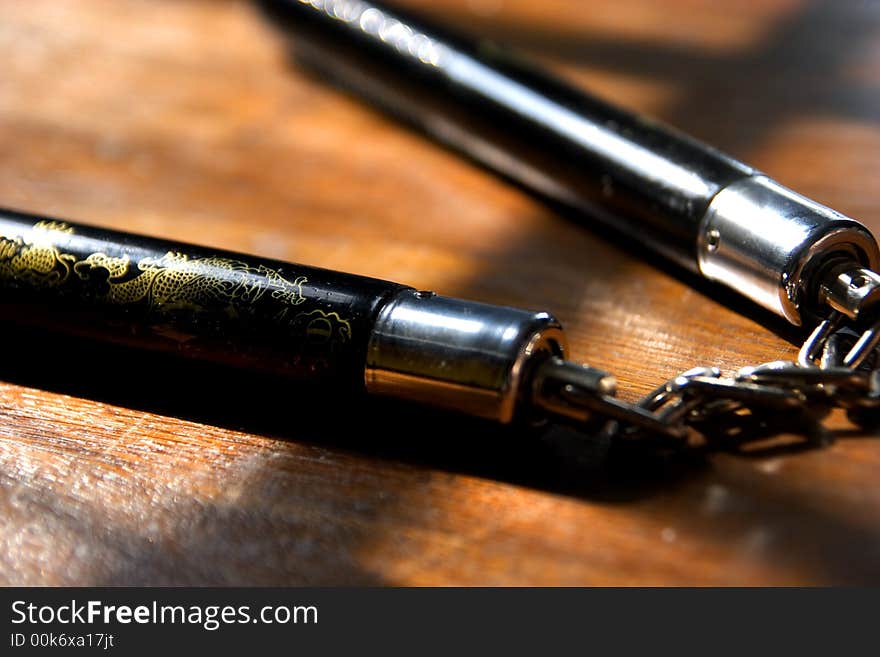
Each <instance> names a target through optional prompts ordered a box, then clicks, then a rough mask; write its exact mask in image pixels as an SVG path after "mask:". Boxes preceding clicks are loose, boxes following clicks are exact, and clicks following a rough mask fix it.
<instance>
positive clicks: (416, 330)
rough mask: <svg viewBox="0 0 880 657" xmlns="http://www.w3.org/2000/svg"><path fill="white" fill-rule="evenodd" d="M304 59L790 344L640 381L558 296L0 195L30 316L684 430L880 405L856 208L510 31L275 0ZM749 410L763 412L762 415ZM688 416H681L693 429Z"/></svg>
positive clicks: (459, 395) (479, 405)
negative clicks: (559, 74)
mask: <svg viewBox="0 0 880 657" xmlns="http://www.w3.org/2000/svg"><path fill="white" fill-rule="evenodd" d="M260 4H261V5H263V7H264V8H265V10H266V11H267V12H268V14H269V15H270V16H271V17H272V18H273V19H275V20H276V21H277V22H278V23H279V24H281V25H283V26H284V28H285V30H286V31H287V32H288V33H289V35H290V36H291V39H292V42H293V44H294V45H295V46H296V50H297V52H298V53H299V55H300V56H301V57H302V58H304V59H305V60H306V61H307V62H308V63H309V64H310V65H312V66H317V67H319V68H320V69H321V70H323V71H326V72H327V73H328V74H330V75H332V76H333V78H334V79H336V80H338V81H341V82H343V83H344V84H345V85H346V86H348V87H350V88H352V89H354V90H355V91H357V92H358V93H361V94H363V95H364V96H365V97H367V98H368V99H369V100H371V101H372V102H375V103H377V104H379V105H380V106H382V107H383V108H385V109H388V110H390V111H392V112H394V113H395V114H396V115H397V116H399V117H401V118H403V119H404V120H406V121H408V122H410V123H413V124H415V125H416V126H418V127H419V128H420V129H422V130H423V131H425V132H426V133H428V134H429V135H431V136H432V137H434V138H435V139H438V140H439V141H441V142H443V143H445V144H447V145H449V146H451V147H453V148H455V149H457V150H459V151H461V152H463V153H464V154H466V155H467V156H469V157H471V158H473V159H474V160H476V161H478V162H480V163H482V164H483V165H485V166H487V167H489V168H490V169H492V170H494V171H496V172H498V173H500V174H502V175H503V176H505V177H506V178H508V179H512V180H513V181H515V182H517V183H519V184H520V185H522V186H524V187H525V188H527V189H529V190H531V191H533V192H535V193H536V194H538V195H540V196H542V197H545V198H548V199H550V200H552V201H554V202H556V203H561V204H564V205H565V206H567V207H569V208H571V209H572V210H573V211H574V212H575V213H576V214H577V216H578V217H580V218H581V219H583V220H584V221H585V222H600V223H601V224H603V225H605V226H607V227H610V228H612V229H613V230H615V231H617V232H618V233H619V234H621V235H622V236H623V237H624V238H625V239H630V240H635V241H638V242H639V243H641V244H644V245H646V246H647V247H649V248H650V249H651V250H652V251H655V252H656V253H658V254H661V255H663V256H665V257H667V258H669V259H671V260H672V261H674V262H675V263H677V264H678V265H681V266H682V267H684V268H686V269H688V270H690V271H692V272H694V273H696V274H698V275H700V276H702V277H704V278H706V279H708V280H710V281H713V282H715V283H720V284H721V285H724V286H727V287H729V288H731V289H733V290H736V291H737V292H739V293H740V294H742V295H743V296H745V297H746V298H748V299H750V300H751V301H753V302H755V303H756V304H758V305H760V306H762V307H764V308H767V309H769V310H771V311H772V312H774V313H776V314H777V315H779V316H781V317H783V318H785V319H786V320H787V321H788V322H790V323H791V324H794V325H796V326H803V327H805V328H811V327H814V328H812V332H811V333H810V334H809V337H807V339H806V341H805V343H804V345H803V347H802V348H801V350H800V352H799V354H798V357H797V360H795V361H791V362H789V361H775V362H771V363H764V364H761V365H757V366H752V367H744V368H742V369H741V370H739V371H738V372H736V373H735V374H733V375H730V376H722V374H721V372H720V371H719V370H718V369H717V368H712V367H698V368H694V369H692V370H689V371H687V372H684V373H683V374H680V375H678V376H676V377H674V378H672V379H670V380H669V381H668V382H666V383H663V384H662V385H660V386H659V387H658V388H657V389H656V390H654V391H652V392H651V393H650V394H648V395H646V396H645V397H643V398H642V399H641V400H639V401H637V402H634V403H628V402H623V401H621V400H619V399H617V398H616V397H615V393H616V381H615V379H614V377H613V376H612V375H610V374H608V373H606V372H603V371H601V370H599V369H595V368H593V367H589V366H586V365H581V364H578V363H575V362H572V361H571V360H567V358H568V353H567V346H566V339H565V335H564V332H563V329H562V327H561V326H560V324H559V322H558V321H557V320H556V319H555V318H554V317H553V316H552V315H551V314H550V313H548V312H536V311H529V310H522V309H517V308H508V307H502V306H497V305H490V304H485V303H478V302H475V301H470V300H464V299H456V298H452V297H446V296H440V295H437V294H435V293H433V292H427V291H419V290H416V289H414V288H411V287H407V286H405V285H400V284H397V283H392V282H387V281H381V280H376V279H372V278H366V277H362V276H356V275H353V274H346V273H340V272H334V271H328V270H325V269H319V268H314V267H308V266H303V265H296V264H290V263H284V262H278V261H273V260H267V259H262V258H258V257H253V256H249V255H243V254H237V253H230V252H225V251H218V250H213V249H206V248H202V247H197V246H192V245H187V244H178V243H172V242H167V241H163V240H157V239H152V238H148V237H142V236H137V235H132V234H128V233H122V232H116V231H109V230H102V229H98V228H94V227H89V226H85V225H78V224H74V223H71V222H68V221H65V220H63V219H58V218H51V217H43V216H34V215H28V214H24V213H21V212H17V211H12V210H0V289H2V297H0V299H2V306H3V309H2V310H3V314H4V315H5V316H6V317H8V318H11V319H12V320H13V321H17V322H19V323H23V324H29V325H38V326H41V327H48V328H50V329H52V330H55V331H60V332H63V333H69V334H77V335H86V336H89V337H93V338H98V339H101V340H107V341H112V342H117V343H123V344H127V345H131V346H134V347H137V348H142V349H149V350H157V351H165V352H171V353H175V354H179V355H181V356H184V357H188V358H193V359H198V360H202V361H209V362H213V363H218V364H222V365H228V366H230V367H239V368H247V369H250V370H256V371H263V372H267V373H271V374H274V375H282V376H284V377H288V378H290V380H291V381H295V382H299V383H303V384H306V385H309V386H312V385H325V386H329V387H331V388H334V389H338V390H343V389H345V390H348V391H359V392H366V393H368V394H374V395H383V396H390V397H395V398H398V399H402V400H407V401H410V402H417V403H424V404H428V405H432V406H438V407H441V408H445V409H448V410H451V411H457V412H461V413H465V414H469V415H473V416H477V417H481V418H487V419H491V420H495V421H498V422H502V423H509V422H513V421H520V420H523V421H528V422H538V423H540V422H542V421H545V420H551V421H558V422H564V423H572V424H574V425H576V426H579V427H581V428H588V429H589V431H588V433H593V434H594V435H606V436H613V437H615V438H624V439H632V438H642V437H652V438H663V439H672V440H674V441H677V442H681V443H687V441H688V440H690V439H691V438H692V437H693V436H694V435H695V434H696V435H698V436H702V437H703V438H704V439H711V438H712V437H714V436H716V435H718V434H719V432H720V433H721V434H722V435H724V432H725V431H730V432H737V433H740V432H742V427H743V425H744V424H746V425H747V426H749V427H752V428H755V427H766V426H769V425H772V424H773V423H774V421H776V420H778V419H779V418H785V419H786V425H785V426H786V429H788V430H791V429H792V427H793V426H795V425H793V424H792V423H791V422H790V420H791V419H792V418H797V419H798V422H800V423H801V424H804V423H805V425H809V426H810V427H815V426H819V427H821V421H822V418H823V417H824V415H825V414H827V412H828V411H829V410H831V409H832V408H835V407H838V408H844V409H847V411H848V413H849V416H850V418H851V419H852V420H853V421H855V422H858V423H860V424H863V425H868V424H873V423H874V421H875V419H876V417H877V415H878V413H877V412H876V409H877V408H880V374H878V372H880V370H878V369H877V364H876V362H875V361H876V360H877V359H876V353H875V348H876V347H877V344H878V342H880V312H878V308H877V304H876V302H877V299H878V296H880V275H878V274H877V273H875V272H876V270H877V268H878V266H880V251H878V246H877V243H876V241H875V239H874V238H873V236H872V235H871V233H870V231H868V230H867V228H865V227H864V226H863V225H862V224H860V223H859V222H857V221H855V220H854V219H851V218H849V217H846V216H843V215H841V214H839V213H837V212H835V211H834V210H831V209H830V208H827V207H825V206H823V205H820V204H818V203H816V202H813V201H811V200H809V199H807V198H805V197H803V196H801V195H799V194H797V193H795V192H793V191H791V190H790V189H787V188H785V187H783V186H782V185H780V184H779V183H777V182H775V181H774V180H772V179H771V178H769V177H768V176H766V175H764V174H762V173H761V172H759V171H756V170H755V169H753V168H751V167H749V166H747V165H745V164H743V163H741V162H738V161H736V160H735V159H733V158H731V157H729V156H727V155H724V154H722V153H720V152H719V151H717V150H715V149H713V148H712V147H710V146H708V145H706V144H703V143H701V142H699V141H696V140H694V139H692V138H690V137H687V136H685V135H683V134H680V133H679V132H676V131H675V130H673V129H671V128H669V127H666V126H664V125H661V124H659V123H657V122H655V121H652V120H650V119H648V118H646V117H643V116H639V115H636V114H633V113H630V112H628V111H625V110H623V109H620V108H617V107H614V106H612V105H610V104H608V103H606V102H603V101H602V100H599V99H597V98H594V97H593V96H590V95H588V94H587V93H585V92H584V91H582V90H580V89H577V88H575V87H573V86H571V85H569V84H567V83H565V82H563V81H561V80H559V79H556V78H554V77H553V76H552V75H550V74H548V73H546V72H544V71H542V70H541V69H540V68H538V67H536V66H535V65H534V64H532V63H529V62H527V61H524V60H523V59H521V58H519V57H517V56H514V55H511V54H510V53H508V52H507V51H505V50H503V49H502V48H499V47H498V46H496V45H493V44H490V43H487V42H484V41H481V40H479V39H471V38H468V37H467V36H463V35H460V34H456V33H453V32H451V31H450V30H448V29H446V28H443V27H438V26H435V25H432V24H431V23H430V22H429V21H428V20H426V19H424V18H421V17H418V16H415V15H413V14H410V13H406V12H403V11H401V10H398V9H395V8H391V7H390V6H387V5H384V4H379V3H375V2H361V1H359V0H311V1H306V0H261V3H260ZM749 423H750V424H749ZM682 439H684V440H682Z"/></svg>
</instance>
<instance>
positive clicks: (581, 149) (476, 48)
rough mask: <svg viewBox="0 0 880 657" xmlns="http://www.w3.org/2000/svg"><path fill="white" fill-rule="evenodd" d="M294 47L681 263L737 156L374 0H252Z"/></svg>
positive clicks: (735, 173) (439, 135) (376, 98)
mask: <svg viewBox="0 0 880 657" xmlns="http://www.w3.org/2000/svg"><path fill="white" fill-rule="evenodd" d="M260 4H261V5H262V6H263V7H264V9H265V10H266V11H267V13H268V14H269V15H270V16H271V17H273V18H274V19H276V21H277V22H279V23H281V24H282V25H284V26H285V27H286V28H287V29H288V31H289V33H290V34H291V35H292V37H293V40H292V41H293V45H294V46H295V51H296V53H297V54H298V56H299V58H300V59H301V60H302V61H304V62H305V63H306V64H308V65H309V66H311V67H314V68H317V69H318V70H320V71H321V72H322V73H324V74H325V75H326V76H330V77H332V78H334V79H335V80H336V81H337V82H340V83H342V84H344V85H345V86H347V87H349V88H352V89H354V90H355V91H356V92H357V93H359V94H361V95H363V96H365V97H366V98H368V99H369V100H371V101H372V102H374V103H377V104H379V105H380V106H382V107H383V108H384V109H386V110H388V111H391V112H393V113H395V114H397V115H398V116H400V117H401V118H403V119H405V120H407V121H409V122H411V123H413V124H415V125H416V126H418V127H419V128H420V129H422V130H423V131H425V132H427V133H429V134H430V135H431V136H433V137H434V138H436V139H438V140H440V141H442V142H444V143H445V144H447V145H450V146H452V147H454V148H456V149H458V150H461V151H463V152H465V153H466V154H468V155H469V156H471V157H472V158H474V159H476V160H477V161H479V162H480V163H482V164H484V165H486V166H488V167H490V168H492V169H493V170H495V171H498V172H499V173H502V174H503V175H505V176H507V177H509V178H511V179H513V180H515V181H516V182H518V183H520V184H522V185H524V186H525V187H527V188H529V189H530V190H532V191H534V192H537V193H539V194H541V195H542V196H545V197H549V198H551V199H552V200H554V201H557V202H561V203H563V204H565V205H567V206H569V207H572V208H575V209H576V210H577V211H578V212H579V213H580V214H581V216H582V217H583V218H584V220H585V222H587V223H590V222H594V221H597V220H598V221H602V222H603V223H605V224H606V225H609V226H611V227H612V228H614V229H616V230H620V231H622V232H623V233H624V234H625V235H626V236H628V237H630V238H632V239H635V240H637V241H638V242H639V243H647V244H648V245H650V246H651V247H652V248H654V249H655V250H657V251H659V252H661V253H663V254H664V255H665V256H667V257H669V258H672V259H673V260H675V261H676V262H678V263H679V264H682V265H684V266H686V267H688V268H690V269H692V270H695V269H696V235H697V230H698V225H699V221H700V219H701V218H702V216H703V214H704V213H705V211H706V208H707V206H708V204H709V202H710V201H711V199H712V197H713V196H714V195H715V193H716V192H718V191H719V189H721V188H722V187H724V186H725V185H727V184H729V183H730V182H732V181H734V180H737V179H739V178H742V177H744V176H747V175H751V174H752V173H754V172H753V170H752V169H751V168H749V167H747V166H746V165H744V164H742V163H740V162H737V161H736V160H733V159H732V158H730V157H728V156H726V155H723V154H722V153H720V152H718V151H716V150H715V149H713V148H711V147H710V146H708V145H706V144H703V143H700V142H698V141H696V140H693V139H691V138H689V137H686V136H684V135H682V134H680V133H678V132H676V131H674V130H672V129H671V128H669V127H667V126H663V125H660V124H658V123H656V122H653V121H651V120H650V119H647V118H645V117H640V116H638V115H635V114H632V113H630V112H627V111H625V110H622V109H620V108H617V107H614V106H612V105H610V104H608V103H605V102H603V101H601V100H599V99H597V98H595V97H593V96H590V95H589V94H587V93H585V92H584V91H582V90H580V89H577V88H575V87H573V86H572V85H569V84H567V83H565V82H563V81H561V80H559V79H556V78H554V77H553V76H551V75H549V74H547V73H546V72H543V71H541V70H539V69H537V68H536V67H534V66H531V65H530V64H528V63H527V62H523V61H521V60H519V59H517V58H516V57H514V56H512V55H511V54H510V53H508V52H505V51H504V50H502V49H500V48H499V47H497V46H495V45H493V44H490V43H487V42H484V41H481V40H480V39H479V38H473V39H471V38H467V37H464V36H462V35H458V34H452V33H450V32H449V31H448V30H445V29H444V28H442V27H438V26H435V25H431V24H430V23H428V22H427V21H425V20H424V19H422V18H419V17H416V16H413V15H412V14H411V13H407V12H404V11H401V10H399V9H396V8H393V7H392V6H390V5H388V4H385V3H376V2H354V1H352V0H316V1H314V2H301V1H300V0H260Z"/></svg>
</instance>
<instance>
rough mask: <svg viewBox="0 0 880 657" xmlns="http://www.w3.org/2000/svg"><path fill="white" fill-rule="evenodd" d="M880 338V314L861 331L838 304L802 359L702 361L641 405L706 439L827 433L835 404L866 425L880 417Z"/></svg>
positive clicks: (621, 430) (617, 432)
mask: <svg viewBox="0 0 880 657" xmlns="http://www.w3.org/2000/svg"><path fill="white" fill-rule="evenodd" d="M878 342H880V322H878V323H875V324H873V325H871V326H869V327H868V328H867V329H865V330H863V331H861V332H856V331H854V330H852V329H851V328H849V327H848V326H846V325H845V318H844V317H843V316H842V315H840V313H836V312H835V313H832V314H831V315H830V316H829V317H828V318H827V319H826V320H824V321H823V322H821V323H820V324H819V325H818V326H817V328H816V329H815V330H814V331H813V333H812V334H811V335H810V337H809V338H808V339H807V341H806V342H805V343H804V346H803V347H802V348H801V350H800V353H799V355H798V359H797V360H796V361H773V362H769V363H763V364H761V365H756V366H750V367H744V368H742V369H740V370H739V371H738V372H736V373H735V374H734V375H733V376H729V377H724V376H722V374H721V371H720V370H719V369H718V368H715V367H697V368H694V369H691V370H688V371H687V372H683V373H682V374H679V375H678V376H676V377H675V378H673V379H671V380H669V381H668V382H666V383H664V384H663V385H661V386H660V387H658V388H657V389H655V390H653V391H652V392H651V393H649V394H648V395H646V396H645V397H643V398H642V399H641V400H640V401H639V402H637V404H636V406H637V407H639V408H640V409H643V410H645V411H648V412H651V413H653V414H654V415H655V416H656V418H657V419H658V420H660V421H661V422H662V423H664V424H665V425H666V426H667V427H669V428H670V431H669V432H667V433H668V435H672V434H674V435H679V436H688V437H689V439H690V438H693V437H694V435H696V436H697V437H699V438H701V439H702V441H703V443H717V442H718V441H725V440H736V441H738V443H737V444H739V443H741V442H742V441H750V440H761V439H764V438H766V437H768V436H771V435H776V434H781V433H798V434H801V435H804V436H807V437H808V438H811V439H816V440H821V441H825V440H826V439H827V438H828V436H829V434H828V432H827V430H826V429H825V428H824V424H823V420H824V419H825V417H827V415H828V414H829V413H830V412H831V411H832V410H834V409H835V408H839V409H845V410H846V411H847V415H848V417H849V418H850V420H851V421H853V422H854V423H856V424H858V425H860V426H863V427H870V426H874V425H877V424H880V369H878V367H877V352H876V347H877V344H878ZM604 432H605V433H606V434H608V435H613V436H616V437H623V438H627V437H636V436H639V437H642V436H644V434H645V432H644V429H640V428H638V427H635V426H632V425H626V424H623V423H621V422H618V421H614V422H609V423H608V424H606V426H605V429H604Z"/></svg>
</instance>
